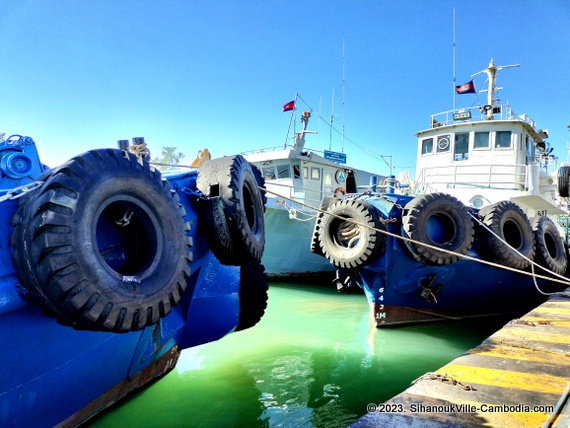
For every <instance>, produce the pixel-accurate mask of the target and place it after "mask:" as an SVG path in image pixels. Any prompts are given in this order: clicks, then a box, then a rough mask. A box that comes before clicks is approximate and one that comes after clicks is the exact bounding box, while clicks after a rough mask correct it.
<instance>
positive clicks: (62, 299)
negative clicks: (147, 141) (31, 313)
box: [11, 149, 192, 332]
mask: <svg viewBox="0 0 570 428" xmlns="http://www.w3.org/2000/svg"><path fill="white" fill-rule="evenodd" d="M178 202H179V199H178V195H177V193H176V192H174V191H173V190H172V188H171V186H170V184H169V183H168V182H167V181H166V180H164V179H163V178H162V177H161V174H160V172H159V171H158V170H156V169H154V168H153V167H151V166H150V165H149V164H148V163H147V162H144V161H142V160H139V159H137V157H136V156H134V155H133V154H130V153H127V152H121V151H119V150H115V149H101V150H93V151H90V152H87V153H84V154H82V155H79V156H76V157H74V158H72V159H71V160H69V161H68V162H67V163H65V164H63V165H61V166H60V167H58V168H56V169H53V170H49V173H46V180H45V183H44V184H43V185H42V187H40V188H38V189H36V190H35V191H34V192H31V193H30V194H29V195H26V196H24V197H22V198H20V201H19V208H18V211H17V212H16V213H15V214H14V217H13V220H12V221H13V224H14V226H15V228H14V231H13V233H12V235H11V245H12V246H13V247H14V251H13V253H12V261H13V263H14V265H15V266H16V268H17V269H18V277H19V280H20V281H21V283H22V285H23V286H24V287H25V288H27V289H28V290H29V291H30V293H31V295H32V296H33V297H35V298H36V299H37V300H39V302H40V303H41V304H42V305H43V306H44V308H45V309H46V310H47V312H48V313H49V314H51V315H53V316H55V317H57V318H58V320H59V321H60V322H62V323H64V324H68V325H72V326H73V327H75V328H79V329H89V330H100V331H113V332H127V331H134V330H141V329H143V328H145V327H146V326H150V325H153V324H156V323H157V322H158V321H159V319H160V318H162V317H164V316H166V315H167V314H168V313H170V311H171V308H172V307H173V306H174V305H176V304H177V303H178V301H179V300H180V297H181V294H182V293H183V292H184V290H185V289H186V279H187V278H188V276H189V275H190V266H189V263H190V259H191V256H192V254H191V244H190V240H189V237H188V234H187V233H188V230H189V229H190V227H189V224H188V223H187V222H186V221H185V219H184V217H185V215H186V212H185V210H184V208H183V207H182V205H181V204H179V203H178Z"/></svg>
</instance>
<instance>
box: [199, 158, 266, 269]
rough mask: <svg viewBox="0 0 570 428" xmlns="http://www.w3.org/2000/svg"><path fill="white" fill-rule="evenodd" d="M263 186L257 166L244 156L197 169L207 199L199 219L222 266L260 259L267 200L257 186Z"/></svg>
mask: <svg viewBox="0 0 570 428" xmlns="http://www.w3.org/2000/svg"><path fill="white" fill-rule="evenodd" d="M264 185H265V181H264V179H263V177H262V176H261V173H260V172H259V170H258V169H257V167H255V166H254V165H251V164H250V163H249V162H247V161H246V160H245V158H244V157H243V156H241V155H236V156H227V157H223V158H218V159H214V160H210V161H207V162H205V163H204V164H203V165H202V166H201V167H200V169H199V170H198V178H197V180H196V187H197V188H198V190H200V192H202V194H204V195H205V196H206V197H207V198H205V199H203V200H200V218H201V220H202V221H203V222H204V223H205V224H206V229H207V230H206V241H207V242H208V245H209V246H210V249H211V250H212V252H213V253H214V255H215V256H216V257H217V258H218V260H219V261H220V263H222V264H225V265H236V266H239V265H244V264H248V263H250V262H252V261H260V260H261V256H262V255H263V249H264V246H265V223H264V219H263V214H264V212H265V204H266V202H267V197H266V196H265V192H262V191H261V190H259V189H258V186H259V187H263V186H264Z"/></svg>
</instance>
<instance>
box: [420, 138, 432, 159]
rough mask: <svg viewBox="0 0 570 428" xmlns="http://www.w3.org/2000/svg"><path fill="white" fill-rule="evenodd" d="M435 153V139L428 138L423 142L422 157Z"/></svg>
mask: <svg viewBox="0 0 570 428" xmlns="http://www.w3.org/2000/svg"><path fill="white" fill-rule="evenodd" d="M432 153H433V138H426V139H425V140H422V155H429V154H432Z"/></svg>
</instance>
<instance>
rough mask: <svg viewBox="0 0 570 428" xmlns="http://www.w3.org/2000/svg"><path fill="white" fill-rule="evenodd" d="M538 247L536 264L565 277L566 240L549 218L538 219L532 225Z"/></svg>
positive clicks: (566, 259)
mask: <svg viewBox="0 0 570 428" xmlns="http://www.w3.org/2000/svg"><path fill="white" fill-rule="evenodd" d="M532 229H533V233H534V243H535V245H536V254H535V260H536V262H537V263H538V264H539V265H540V266H542V267H544V268H546V269H548V270H549V271H552V272H554V273H557V274H558V275H563V274H564V272H566V268H567V266H568V258H567V254H566V248H565V246H564V240H563V239H562V236H561V235H560V232H559V230H558V228H557V227H556V224H554V222H553V221H552V220H551V219H550V218H548V217H537V218H535V219H534V221H533V225H532Z"/></svg>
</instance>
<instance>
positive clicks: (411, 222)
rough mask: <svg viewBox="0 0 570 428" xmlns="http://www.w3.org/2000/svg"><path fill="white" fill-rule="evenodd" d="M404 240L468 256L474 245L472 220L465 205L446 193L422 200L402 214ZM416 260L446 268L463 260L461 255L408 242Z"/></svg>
mask: <svg viewBox="0 0 570 428" xmlns="http://www.w3.org/2000/svg"><path fill="white" fill-rule="evenodd" d="M402 236H404V237H406V238H410V239H413V240H414V241H418V242H421V243H425V244H429V245H431V246H434V247H438V248H442V249H445V250H449V251H453V252H454V253H458V254H467V252H468V251H469V249H470V248H471V245H472V243H473V236H474V228H473V222H472V221H471V216H470V215H469V212H468V211H467V208H466V207H465V205H463V203H461V201H459V200H458V199H456V198H455V197H453V196H451V195H449V194H446V193H429V194H426V195H421V196H418V197H417V198H414V199H412V200H411V201H410V202H408V203H407V204H406V206H405V207H404V210H403V212H402ZM405 245H406V247H407V248H408V249H409V250H410V253H411V254H412V256H413V257H414V259H415V260H417V261H419V262H420V263H426V264H431V265H443V264H448V263H454V262H456V261H457V260H459V257H460V256H458V255H456V254H450V253H444V252H441V251H438V250H435V249H433V248H429V247H426V246H424V245H421V244H416V243H413V242H410V241H405Z"/></svg>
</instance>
